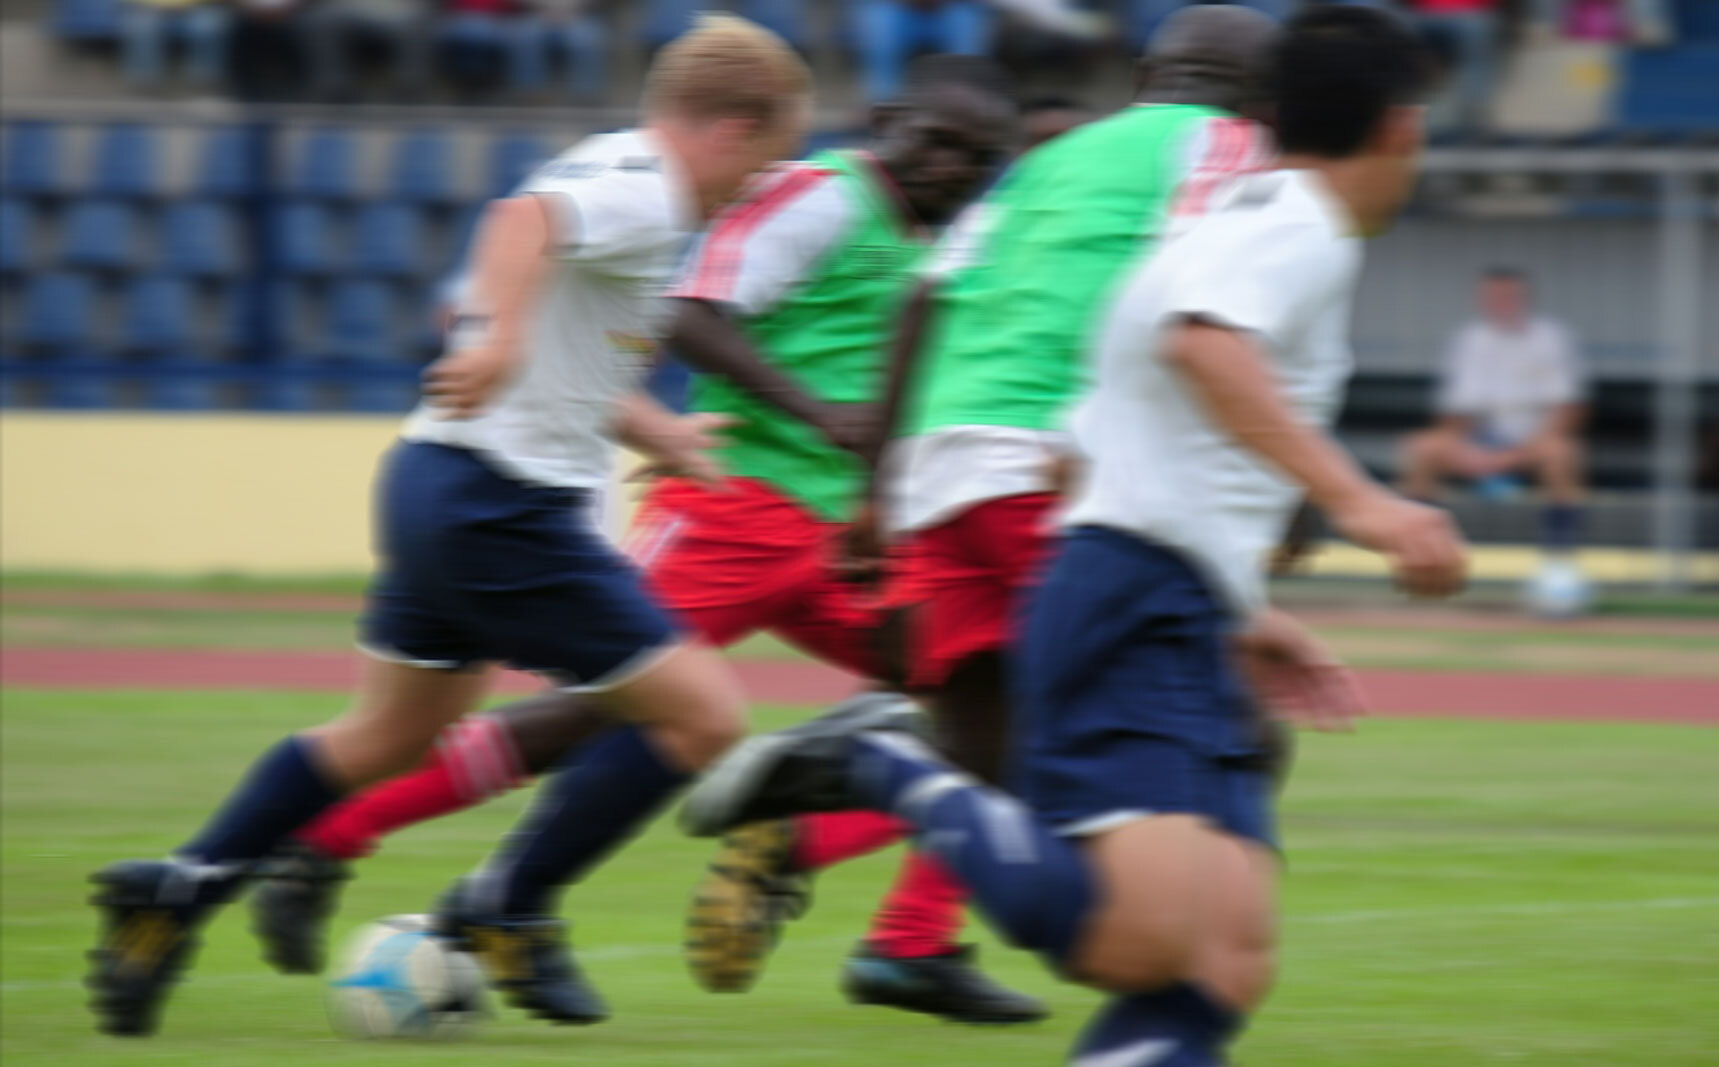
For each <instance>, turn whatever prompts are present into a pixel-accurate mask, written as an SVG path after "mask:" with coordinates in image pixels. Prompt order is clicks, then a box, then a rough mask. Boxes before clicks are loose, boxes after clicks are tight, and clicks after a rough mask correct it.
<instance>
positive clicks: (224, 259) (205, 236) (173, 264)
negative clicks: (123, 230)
mask: <svg viewBox="0 0 1719 1067" xmlns="http://www.w3.org/2000/svg"><path fill="white" fill-rule="evenodd" d="M239 263H240V256H239V232H238V227H237V225H236V224H235V222H234V219H233V212H232V210H231V209H230V208H228V207H226V206H225V205H223V204H218V203H215V202H213V201H208V200H180V201H178V202H176V203H174V204H172V205H171V206H169V207H168V209H167V213H166V215H165V217H164V218H163V219H162V222H161V266H162V268H163V269H165V270H169V271H172V272H173V273H175V274H184V275H188V276H190V277H193V278H221V277H227V276H230V275H233V274H236V273H238V270H239Z"/></svg>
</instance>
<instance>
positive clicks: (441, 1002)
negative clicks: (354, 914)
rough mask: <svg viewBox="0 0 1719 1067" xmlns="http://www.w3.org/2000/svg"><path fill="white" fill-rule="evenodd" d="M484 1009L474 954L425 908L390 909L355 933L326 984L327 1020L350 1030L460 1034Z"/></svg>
mask: <svg viewBox="0 0 1719 1067" xmlns="http://www.w3.org/2000/svg"><path fill="white" fill-rule="evenodd" d="M483 1015H484V1001H483V972H482V971H481V970H480V969H479V968H478V965H477V961H476V960H474V959H472V958H471V957H470V956H468V955H467V954H465V953H464V952H459V951H457V950H455V949H454V948H453V947H451V946H450V945H449V944H448V942H447V940H446V939H445V938H442V937H440V936H438V935H437V934H436V933H434V932H433V926H432V921H431V919H430V917H429V916H428V915H390V916H389V917H388V918H386V919H378V920H377V921H375V922H373V923H371V924H370V925H368V926H366V927H364V928H363V929H361V930H359V931H358V932H357V933H355V934H353V935H352V937H351V939H350V940H349V941H347V943H346V948H345V951H344V952H343V954H342V964H341V967H340V970H339V972H338V974H337V976H336V977H335V978H333V979H332V980H330V981H329V983H328V1016H329V1020H330V1021H331V1022H332V1023H333V1024H334V1029H335V1030H336V1031H337V1032H339V1033H340V1034H342V1035H344V1036H346V1037H358V1038H376V1037H415V1038H446V1037H455V1036H458V1035H459V1034H461V1033H463V1032H465V1031H466V1030H468V1029H469V1028H471V1026H472V1025H473V1024H475V1023H476V1022H477V1020H478V1019H480V1018H481V1017H482V1016H483Z"/></svg>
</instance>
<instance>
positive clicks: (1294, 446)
mask: <svg viewBox="0 0 1719 1067" xmlns="http://www.w3.org/2000/svg"><path fill="white" fill-rule="evenodd" d="M1164 358H1165V359H1166V360H1168V361H1169V362H1170V363H1171V364H1172V365H1173V366H1175V367H1176V369H1177V370H1178V371H1179V372H1180V373H1181V374H1182V375H1183V376H1184V377H1186V378H1187V380H1188V382H1189V383H1190V384H1191V385H1192V387H1193V389H1194V391H1195V392H1196V393H1197V394H1198V395H1199V397H1200V399H1201V401H1202V402H1203V403H1204V404H1205V406H1206V409H1207V412H1208V414H1209V415H1210V416H1211V417H1212V419H1213V421H1214V422H1216V423H1217V424H1218V425H1219V426H1220V427H1222V428H1223V429H1224V431H1225V432H1227V433H1228V434H1230V436H1232V437H1233V438H1235V440H1236V441H1237V442H1238V443H1239V444H1240V445H1241V446H1242V447H1244V448H1246V449H1247V450H1248V451H1250V452H1252V453H1254V454H1255V455H1257V456H1259V457H1260V458H1262V459H1264V460H1266V461H1268V462H1269V463H1271V464H1272V465H1273V466H1275V467H1277V468H1278V469H1279V470H1281V471H1283V472H1284V473H1285V474H1286V475H1288V476H1289V477H1290V478H1291V479H1292V480H1294V481H1295V482H1296V483H1297V484H1299V485H1301V486H1302V487H1303V488H1305V489H1306V490H1307V494H1308V498H1309V499H1310V500H1311V501H1312V502H1313V503H1314V504H1315V505H1317V506H1318V507H1319V508H1321V509H1322V510H1323V511H1324V512H1325V513H1326V514H1327V515H1329V516H1330V517H1331V521H1332V523H1333V524H1334V525H1335V526H1336V527H1337V529H1338V530H1339V531H1340V532H1341V533H1342V534H1343V535H1344V536H1345V537H1347V538H1349V539H1350V540H1351V541H1354V542H1355V543H1356V544H1358V545H1361V546H1362V547H1363V548H1370V549H1372V550H1373V551H1375V552H1379V553H1382V554H1383V555H1385V556H1387V557H1389V558H1390V560H1391V565H1392V570H1393V571H1394V572H1395V576H1396V580H1397V584H1398V585H1399V586H1400V587H1402V589H1403V590H1404V591H1406V592H1408V593H1410V594H1411V595H1414V596H1428V597H1432V596H1450V595H1452V594H1454V593H1456V592H1459V591H1460V590H1461V589H1462V587H1463V584H1464V581H1465V580H1466V573H1467V561H1466V559H1465V554H1464V549H1463V541H1462V535H1461V534H1460V533H1458V532H1457V529H1456V527H1455V526H1454V525H1453V524H1452V523H1451V521H1450V519H1449V517H1448V516H1446V515H1445V513H1444V512H1442V511H1440V510H1438V509H1437V508H1430V507H1427V506H1425V505H1422V504H1416V503H1414V502H1412V501H1409V500H1405V499H1403V498H1402V497H1399V496H1397V495H1396V494H1394V493H1391V492H1388V491H1387V490H1385V489H1384V488H1382V487H1381V486H1379V485H1378V484H1376V483H1375V482H1373V481H1372V479H1370V478H1368V477H1367V475H1366V474H1365V473H1363V472H1362V471H1361V469H1360V468H1359V467H1357V466H1356V465H1355V462H1354V461H1353V460H1352V459H1350V458H1349V456H1348V455H1347V454H1345V453H1344V452H1343V450H1342V449H1341V448H1339V447H1338V446H1337V444H1336V443H1335V442H1334V441H1332V440H1331V438H1330V437H1329V436H1327V435H1326V434H1324V433H1323V432H1321V431H1319V430H1317V429H1314V428H1313V427H1310V426H1308V425H1307V424H1305V423H1303V422H1302V421H1301V420H1300V419H1298V418H1296V417H1295V415H1294V413H1293V412H1291V411H1290V409H1289V407H1288V406H1287V405H1286V404H1285V403H1284V402H1283V400H1282V398H1281V397H1280V396H1279V395H1278V391H1277V387H1276V385H1275V384H1274V382H1273V380H1272V376H1271V372H1270V370H1269V368H1268V367H1267V365H1266V362H1265V360H1264V359H1263V358H1262V357H1261V354H1260V352H1259V350H1258V348H1257V346H1256V345H1255V343H1254V342H1253V341H1252V340H1251V339H1249V337H1248V336H1247V335H1246V334H1244V333H1242V332H1240V331H1237V330H1233V329H1230V328H1228V327H1226V326H1222V325H1218V324H1216V323H1212V322H1206V321H1201V320H1189V321H1186V322H1184V323H1183V324H1182V325H1181V326H1179V327H1177V328H1176V331H1175V333H1174V335H1173V336H1172V337H1171V338H1170V339H1169V341H1168V343H1167V345H1166V346H1165V349H1164Z"/></svg>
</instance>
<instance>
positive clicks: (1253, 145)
mask: <svg viewBox="0 0 1719 1067" xmlns="http://www.w3.org/2000/svg"><path fill="white" fill-rule="evenodd" d="M1276 154H1277V146H1276V145H1275V144H1273V143H1272V137H1271V132H1270V131H1269V130H1267V129H1266V128H1265V127H1264V126H1261V125H1260V124H1259V123H1257V122H1252V121H1250V120H1248V119H1243V118H1228V117H1226V118H1212V119H1207V120H1206V121H1205V122H1204V123H1203V124H1202V125H1201V126H1200V127H1199V129H1198V130H1197V131H1195V133H1194V135H1193V136H1192V137H1190V138H1189V140H1188V145H1187V151H1186V153H1185V154H1184V156H1183V159H1184V161H1185V162H1184V164H1183V171H1182V181H1181V183H1180V187H1179V188H1178V190H1177V192H1176V201H1175V205H1174V206H1173V207H1172V209H1171V214H1172V215H1173V216H1175V217H1176V218H1184V217H1188V216H1193V215H1201V214H1204V213H1205V211H1206V207H1207V206H1208V205H1209V204H1210V202H1211V198H1212V193H1213V192H1214V191H1215V190H1216V189H1217V188H1218V187H1219V186H1221V185H1223V184H1224V183H1225V182H1228V181H1229V180H1230V179H1232V178H1234V177H1236V176H1237V175H1241V174H1249V173H1252V172H1253V171H1257V170H1264V169H1265V168H1266V167H1268V166H1270V165H1271V161H1272V158H1273V157H1274V156H1275V155H1276Z"/></svg>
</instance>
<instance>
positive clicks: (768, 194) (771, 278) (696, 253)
mask: <svg viewBox="0 0 1719 1067" xmlns="http://www.w3.org/2000/svg"><path fill="white" fill-rule="evenodd" d="M835 176H836V172H835V171H832V170H826V169H823V168H820V167H815V166H812V165H810V164H805V163H795V164H790V165H788V166H784V167H781V168H778V169H777V170H774V171H772V172H770V173H769V174H767V175H766V176H764V178H763V179H761V180H760V181H759V182H758V183H757V184H756V185H755V186H754V187H753V189H752V190H750V192H749V193H748V195H747V196H746V197H745V198H743V199H741V200H738V201H736V202H735V203H734V204H732V205H730V206H729V207H728V208H727V209H726V210H724V211H723V212H722V213H721V214H720V215H718V216H717V218H716V219H715V221H713V222H712V223H711V225H710V228H709V229H708V230H707V231H706V232H705V234H704V236H703V237H702V238H701V239H700V240H699V242H698V244H697V245H696V246H695V247H694V248H693V251H692V254H691V255H690V256H689V257H688V259H687V263H686V266H685V267H684V269H683V270H682V273H681V279H680V281H679V282H678V283H677V284H676V285H675V286H674V287H673V288H672V289H671V290H670V291H669V295H670V296H676V297H682V298H687V299H693V300H709V301H712V302H714V303H719V304H722V305H724V306H726V307H728V308H730V309H732V310H734V311H736V312H738V313H739V314H742V315H757V314H761V313H763V312H765V311H768V310H769V309H770V308H772V307H774V306H775V305H776V304H777V303H778V302H779V301H781V300H782V298H783V297H785V296H787V295H788V294H789V293H790V292H792V291H793V289H794V288H795V287H796V286H798V285H799V284H800V283H801V282H804V281H805V280H806V279H807V278H808V277H810V276H811V274H812V273H813V272H814V271H815V270H817V268H818V265H819V264H820V263H821V262H822V261H823V259H824V256H825V254H826V253H828V252H829V250H830V249H831V248H832V247H833V246H834V245H835V243H836V242H837V241H838V240H840V239H841V237H842V235H843V234H844V233H845V232H846V231H847V228H848V226H849V225H850V224H851V223H852V222H853V219H854V212H855V205H854V204H853V202H852V200H851V198H850V197H849V196H848V195H847V194H846V193H845V192H843V190H842V183H840V182H839V181H836V180H835Z"/></svg>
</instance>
